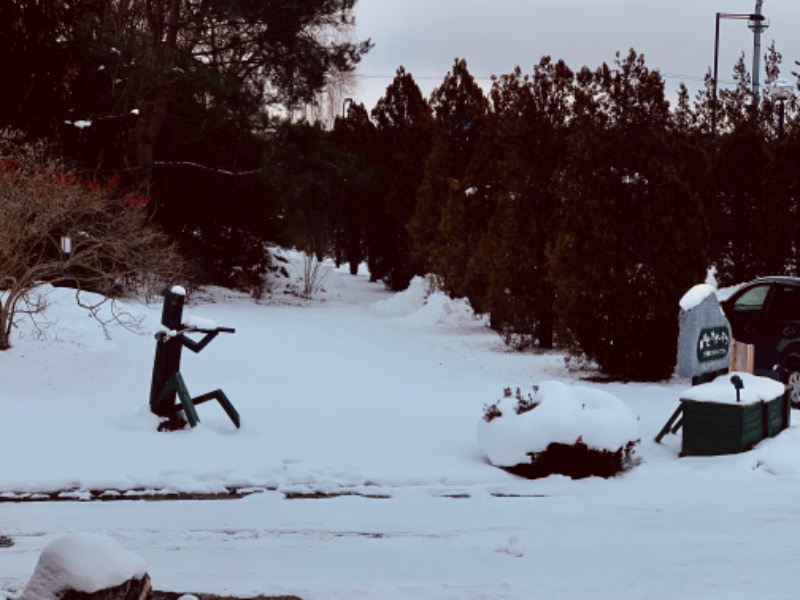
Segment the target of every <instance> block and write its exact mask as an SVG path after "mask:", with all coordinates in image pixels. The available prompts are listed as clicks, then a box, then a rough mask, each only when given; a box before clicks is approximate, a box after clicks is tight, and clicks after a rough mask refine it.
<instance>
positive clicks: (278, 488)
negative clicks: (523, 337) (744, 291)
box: [0, 269, 800, 600]
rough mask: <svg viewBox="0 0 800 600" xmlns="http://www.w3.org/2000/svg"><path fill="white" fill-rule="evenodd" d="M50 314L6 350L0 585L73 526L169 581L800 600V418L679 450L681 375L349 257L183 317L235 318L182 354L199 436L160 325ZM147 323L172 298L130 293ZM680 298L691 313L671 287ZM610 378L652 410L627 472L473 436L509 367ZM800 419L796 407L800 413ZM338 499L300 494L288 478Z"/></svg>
mask: <svg viewBox="0 0 800 600" xmlns="http://www.w3.org/2000/svg"><path fill="white" fill-rule="evenodd" d="M50 300H51V302H52V304H53V305H52V307H51V310H50V312H49V316H50V318H51V320H53V321H55V322H54V323H53V324H52V325H51V326H50V327H49V328H47V329H45V330H44V331H42V332H38V333H37V332H35V331H33V330H32V329H30V328H29V327H27V326H26V327H24V328H23V331H22V333H23V334H24V335H23V337H22V338H21V339H17V340H16V341H15V346H14V348H12V349H11V350H10V351H8V352H5V353H0V382H2V383H1V384H0V416H2V419H0V493H2V494H3V495H2V496H0V499H5V500H6V502H3V503H0V535H4V536H8V537H10V538H12V539H13V541H14V545H13V546H11V547H8V548H3V547H0V598H15V597H17V596H18V595H19V593H20V592H21V590H22V588H23V587H24V586H25V583H26V581H27V580H28V578H29V577H30V575H31V573H32V572H33V569H34V566H35V564H36V561H37V559H38V556H39V553H40V552H41V550H42V549H43V548H44V547H45V546H46V545H47V544H48V543H49V542H51V541H52V540H54V539H56V538H57V537H59V536H60V535H62V534H65V533H71V532H72V533H74V532H81V533H99V534H107V535H109V536H111V537H112V538H114V539H115V540H116V541H118V542H119V543H120V544H121V545H122V546H124V547H125V548H127V549H129V550H131V551H132V552H134V553H135V554H137V555H138V556H140V557H142V558H143V559H144V560H145V561H146V563H147V567H148V571H149V573H150V575H151V577H152V579H153V583H154V586H155V587H156V588H157V589H162V590H175V591H183V592H189V591H194V592H212V593H218V594H237V595H242V596H246V595H256V594H295V595H298V596H300V597H302V598H303V599H305V600H332V599H340V598H341V599H344V598H347V599H352V598H366V599H406V598H409V599H410V598H415V599H498V600H499V599H508V600H512V599H513V600H523V599H525V600H528V599H531V598H544V599H560V598H563V599H575V598H578V599H581V598H584V599H597V598H609V599H612V598H613V599H615V600H617V599H633V598H647V599H651V598H655V599H675V598H698V599H700V598H703V599H706V598H726V599H735V598H759V599H767V598H796V597H797V596H798V595H799V594H800V592H799V591H798V581H800V579H799V578H798V575H800V539H799V538H800V429H798V428H797V427H794V426H793V427H791V428H790V429H789V430H788V431H785V432H783V433H782V434H781V435H780V436H778V437H777V438H775V439H772V440H768V441H766V442H764V443H762V444H760V445H759V446H758V447H757V448H756V449H754V450H753V451H751V452H747V453H744V454H740V455H735V456H726V457H717V458H678V452H679V449H680V436H679V435H678V436H674V435H669V436H667V438H665V439H664V443H663V444H661V445H658V444H655V443H654V442H653V438H654V436H655V435H656V434H657V433H658V431H659V429H660V428H661V427H662V426H663V424H664V423H665V422H666V420H667V419H668V417H669V416H670V415H671V413H672V412H673V410H674V409H675V408H676V407H677V404H678V398H679V396H680V394H681V392H682V391H683V390H684V389H686V387H687V385H688V384H687V381H685V380H680V379H675V380H673V381H671V382H668V383H666V384H662V385H655V384H623V383H613V384H602V385H601V384H590V383H587V382H585V381H581V380H580V377H581V374H580V373H577V374H576V373H571V372H569V371H567V370H566V368H565V365H564V360H563V357H562V356H561V355H559V354H557V353H553V354H545V355H532V354H515V353H511V352H508V351H507V350H506V349H505V348H504V347H503V345H502V343H501V341H500V340H499V339H498V338H497V336H496V335H494V334H493V333H492V332H491V331H489V330H488V329H487V328H486V326H485V323H484V322H483V321H482V320H481V319H476V318H475V317H474V316H473V315H472V314H471V312H470V311H469V310H468V307H466V306H465V305H463V304H462V303H458V302H453V301H449V300H446V299H445V298H444V297H442V296H440V295H434V296H431V297H430V298H428V301H427V302H426V301H425V298H424V295H423V294H422V293H421V289H420V287H415V288H413V289H412V290H411V291H409V292H405V293H402V294H398V295H392V294H390V293H388V292H386V291H385V290H384V289H383V286H382V285H379V284H374V283H369V281H368V278H367V276H366V275H365V274H363V273H362V274H359V275H358V276H355V277H353V276H350V275H349V274H347V273H346V272H345V271H344V270H335V269H334V270H333V271H332V272H331V273H330V274H329V276H328V279H327V280H326V283H325V291H324V292H322V293H320V294H318V295H317V297H316V298H315V299H313V300H310V301H301V300H299V299H298V298H296V297H294V296H291V295H285V294H283V293H282V290H281V289H278V290H276V293H275V294H274V295H273V297H272V298H270V299H265V300H263V301H260V302H254V301H252V300H250V299H248V298H247V297H245V296H242V295H239V294H236V293H232V292H227V291H225V290H219V289H212V290H206V291H205V292H204V293H203V294H198V295H196V296H195V299H194V303H193V304H192V305H190V306H189V307H188V308H187V310H186V313H187V314H190V315H194V316H198V317H206V318H210V319H213V320H214V321H215V322H216V323H217V324H219V325H222V326H229V327H235V328H236V333H235V334H234V335H224V334H223V335H220V336H219V337H218V338H217V339H216V340H214V341H213V342H212V343H211V345H210V346H208V347H207V348H206V349H205V350H204V351H203V352H202V353H201V354H198V355H195V354H192V353H190V352H184V360H183V369H182V370H183V373H184V376H185V378H186V382H187V384H188V387H189V390H190V392H191V393H192V394H194V395H198V394H200V393H203V392H206V391H210V390H213V389H216V388H222V389H224V391H225V393H226V394H227V395H228V397H229V398H230V399H231V400H232V402H233V403H234V405H235V406H236V408H237V409H238V410H239V412H240V414H241V417H242V428H241V429H240V430H238V431H237V430H236V429H235V428H234V427H233V425H232V424H231V423H230V421H228V420H227V417H226V416H225V414H224V413H223V412H222V410H221V409H220V407H219V406H218V405H216V404H212V403H209V404H204V405H202V406H200V407H199V409H198V412H199V415H200V419H201V421H202V422H201V424H200V425H199V426H198V427H197V428H196V429H194V430H192V431H181V432H176V433H158V432H156V431H155V426H156V420H155V418H154V417H153V416H152V415H151V414H150V413H149V411H148V406H147V398H148V393H149V384H150V370H151V367H152V360H153V350H154V346H155V342H154V340H153V337H152V335H149V334H148V335H134V334H131V333H128V332H125V331H123V330H118V329H117V330H113V331H112V332H111V333H112V337H111V339H110V340H109V339H105V337H104V335H103V331H102V329H101V328H100V327H99V326H98V325H97V324H96V322H95V321H93V320H92V319H90V318H88V317H87V316H86V315H85V313H84V312H82V311H81V310H80V309H78V308H76V307H75V306H74V304H73V303H72V302H71V298H70V294H69V293H68V292H66V291H64V290H51V293H50ZM128 308H129V309H130V310H131V311H134V312H136V313H137V314H140V315H142V316H144V317H145V319H146V321H145V325H144V327H145V330H146V331H147V332H149V333H152V332H154V331H155V330H156V328H157V327H158V323H159V317H160V307H159V306H145V305H141V304H129V305H128ZM676 310H677V307H676ZM549 380H555V381H562V382H566V383H568V384H570V385H576V384H580V385H589V386H592V387H596V388H598V389H602V390H604V391H606V392H610V393H611V394H613V395H614V396H616V397H618V398H619V399H621V400H622V401H623V402H624V403H625V404H627V405H628V406H629V407H630V408H631V409H632V410H633V412H634V413H635V414H636V415H637V417H638V418H639V427H640V431H641V435H642V442H641V444H640V445H639V446H638V449H637V455H638V457H639V458H641V459H642V464H640V465H639V466H637V467H636V468H634V469H633V470H632V471H630V472H628V473H627V474H625V475H624V476H621V477H618V478H615V479H612V480H602V479H588V480H582V481H572V480H569V479H566V478H562V477H550V478H548V479H545V480H539V481H527V480H522V479H518V478H515V477H514V476H512V475H509V474H508V473H506V472H504V471H502V470H500V469H497V468H495V467H493V466H491V465H490V464H488V462H487V460H486V459H485V457H484V456H483V455H482V453H481V451H480V449H479V446H478V442H477V436H476V426H477V423H478V421H479V419H480V418H481V416H482V414H483V407H484V405H485V404H489V403H492V402H495V401H496V400H498V399H499V398H500V396H501V395H502V390H503V388H504V387H520V388H522V389H523V391H526V390H529V389H530V388H531V386H532V385H534V384H538V383H541V382H543V381H549ZM793 417H795V420H797V417H800V415H798V414H796V413H795V414H793ZM231 488H237V489H245V490H246V491H256V492H257V493H252V494H250V495H247V496H246V497H245V498H242V499H238V500H214V501H163V502H161V501H155V502H153V501H147V502H146V501H141V500H136V499H135V495H133V496H131V498H132V499H130V500H118V501H113V502H98V501H92V502H89V501H83V502H81V501H73V502H64V501H59V502H26V503H19V502H11V501H9V500H14V499H19V498H21V497H23V496H27V497H29V498H36V497H37V494H43V493H51V492H55V491H60V490H72V492H71V494H70V496H74V497H75V498H81V497H87V496H88V495H89V490H113V491H114V492H113V493H122V494H124V493H125V492H126V491H130V490H135V493H138V494H141V493H143V491H144V492H147V491H149V492H154V491H159V492H198V493H199V492H204V493H209V492H221V491H226V490H229V489H231ZM314 493H325V494H356V495H339V496H335V497H330V498H324V499H294V500H289V499H286V497H287V495H289V496H292V495H301V496H302V495H303V494H314Z"/></svg>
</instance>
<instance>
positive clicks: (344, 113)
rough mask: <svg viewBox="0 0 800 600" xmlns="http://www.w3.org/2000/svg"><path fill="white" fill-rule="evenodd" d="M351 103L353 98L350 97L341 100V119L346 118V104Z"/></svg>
mask: <svg viewBox="0 0 800 600" xmlns="http://www.w3.org/2000/svg"><path fill="white" fill-rule="evenodd" d="M352 103H353V99H352V98H345V99H344V101H343V102H342V118H343V119H346V118H347V106H348V105H350V104H352Z"/></svg>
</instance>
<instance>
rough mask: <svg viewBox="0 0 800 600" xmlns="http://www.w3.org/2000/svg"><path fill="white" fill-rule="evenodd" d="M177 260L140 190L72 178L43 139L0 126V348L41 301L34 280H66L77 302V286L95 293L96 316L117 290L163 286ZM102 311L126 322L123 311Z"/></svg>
mask: <svg viewBox="0 0 800 600" xmlns="http://www.w3.org/2000/svg"><path fill="white" fill-rule="evenodd" d="M65 237H68V238H69V240H70V243H69V244H68V247H67V248H66V250H68V252H65V251H64V250H65V248H64V247H63V246H62V244H63V242H62V239H63V238H65ZM183 265H184V263H183V261H182V260H181V258H180V256H179V254H178V253H177V251H176V249H175V248H174V246H172V244H171V243H170V242H169V240H168V238H167V237H166V235H165V234H164V233H163V232H161V231H160V230H159V229H158V228H157V227H155V226H154V225H153V224H152V223H151V222H150V221H149V219H148V212H147V209H146V202H143V197H142V196H141V195H139V194H135V195H130V194H129V195H124V194H123V193H121V192H120V191H119V190H117V189H116V187H115V186H113V185H103V184H100V185H97V184H95V185H91V184H87V182H85V181H80V179H79V178H78V177H76V176H75V175H74V174H73V173H72V172H70V171H69V170H68V169H67V168H66V167H65V166H64V165H63V164H62V163H61V162H59V161H58V160H56V159H54V158H52V157H50V156H49V155H48V153H47V149H46V148H45V147H44V146H43V145H36V144H23V143H21V141H20V136H19V135H18V134H16V133H14V132H9V131H0V350H5V349H7V348H9V347H10V336H11V331H12V329H13V328H14V327H15V325H16V323H17V321H18V319H19V318H20V317H24V316H26V315H28V316H30V315H33V314H37V313H41V312H42V311H44V310H45V309H46V304H45V303H43V302H41V301H39V300H38V298H37V295H36V293H35V290H36V288H37V287H38V286H40V285H41V284H42V283H55V284H59V283H61V284H65V283H68V282H69V284H71V285H73V286H74V287H76V288H77V290H78V294H77V297H78V298H79V303H80V302H81V300H80V298H81V296H80V291H81V290H86V291H91V292H95V293H97V294H98V295H99V297H100V299H99V300H97V301H93V302H92V303H90V304H89V305H86V307H87V308H89V309H90V312H91V313H92V314H93V315H95V316H97V315H99V311H98V306H99V305H100V304H103V303H105V302H112V303H113V300H111V299H112V298H114V297H118V296H120V295H121V294H126V293H127V294H138V293H144V294H146V295H152V293H153V290H154V289H155V288H157V287H160V288H161V289H163V287H164V286H165V285H166V284H167V282H169V281H170V280H172V279H173V278H178V279H179V278H181V277H182V276H183V274H184V271H185V268H184V266H183ZM83 303H84V304H86V303H85V301H83ZM110 314H111V315H112V317H111V319H112V320H114V321H117V322H121V323H123V324H126V322H125V316H124V314H123V313H120V312H119V311H116V310H115V309H113V307H112V310H111V311H110ZM127 324H128V325H135V323H133V322H128V323H127Z"/></svg>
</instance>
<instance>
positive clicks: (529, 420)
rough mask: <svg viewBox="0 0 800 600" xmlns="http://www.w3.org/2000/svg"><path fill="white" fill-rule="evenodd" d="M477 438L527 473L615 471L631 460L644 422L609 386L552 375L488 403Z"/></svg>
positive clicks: (502, 463) (495, 458)
mask: <svg viewBox="0 0 800 600" xmlns="http://www.w3.org/2000/svg"><path fill="white" fill-rule="evenodd" d="M477 435H478V444H479V445H480V447H481V449H482V450H483V452H484V453H485V454H486V456H487V458H488V459H489V462H490V463H491V464H493V465H495V466H497V467H501V468H503V469H506V470H507V471H510V472H512V473H515V474H518V475H522V476H525V477H531V478H534V477H546V476H548V475H551V474H553V473H560V474H562V475H568V476H570V477H573V478H575V479H578V478H581V477H588V476H591V475H597V476H601V477H610V476H612V475H614V474H616V473H618V472H620V471H622V470H623V469H624V468H626V466H628V465H629V464H630V463H631V462H632V457H633V453H634V447H635V446H636V444H637V443H638V441H639V424H638V421H637V419H636V416H635V415H634V414H633V412H632V411H631V409H630V408H629V407H628V406H627V405H626V404H624V403H623V402H622V401H621V400H619V399H618V398H616V397H615V396H613V395H611V394H609V393H608V392H604V391H600V390H595V389H591V388H588V387H583V386H568V385H566V384H564V383H561V382H558V381H547V382H544V383H542V384H540V385H539V386H534V388H533V394H527V395H523V394H522V392H521V391H520V390H519V389H517V390H516V391H515V392H514V393H512V391H511V389H510V388H506V389H505V390H504V391H503V397H502V398H500V400H498V401H497V402H495V403H493V404H490V405H487V406H486V407H485V409H484V415H483V417H482V418H481V420H480V421H479V422H478V427H477Z"/></svg>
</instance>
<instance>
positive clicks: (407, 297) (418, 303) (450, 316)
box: [374, 276, 488, 327]
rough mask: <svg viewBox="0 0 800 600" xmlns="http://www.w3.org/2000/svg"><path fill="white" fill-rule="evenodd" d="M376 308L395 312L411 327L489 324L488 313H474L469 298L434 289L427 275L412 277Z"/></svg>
mask: <svg viewBox="0 0 800 600" xmlns="http://www.w3.org/2000/svg"><path fill="white" fill-rule="evenodd" d="M374 308H375V310H376V311H377V312H379V313H383V314H387V315H394V316H396V317H398V318H401V319H402V321H403V323H405V324H407V325H410V326H413V327H430V326H444V327H466V326H474V325H478V326H480V327H484V326H486V325H488V317H486V316H483V315H476V314H475V311H474V310H472V306H471V305H470V303H469V300H467V299H465V298H457V299H453V298H450V297H449V296H448V295H447V294H445V293H443V292H440V291H437V290H434V289H433V286H432V284H431V279H430V277H428V278H424V277H419V276H417V277H414V278H413V279H412V280H411V283H410V284H409V286H408V288H407V289H406V290H405V291H402V292H399V293H397V294H395V295H394V296H392V297H391V298H387V299H386V300H381V301H380V302H376V303H375V305H374Z"/></svg>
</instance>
